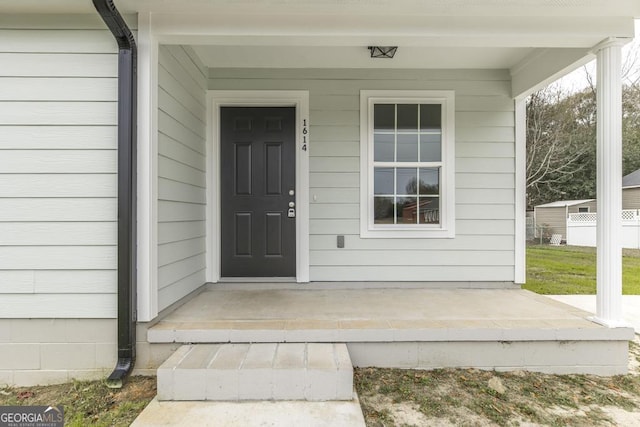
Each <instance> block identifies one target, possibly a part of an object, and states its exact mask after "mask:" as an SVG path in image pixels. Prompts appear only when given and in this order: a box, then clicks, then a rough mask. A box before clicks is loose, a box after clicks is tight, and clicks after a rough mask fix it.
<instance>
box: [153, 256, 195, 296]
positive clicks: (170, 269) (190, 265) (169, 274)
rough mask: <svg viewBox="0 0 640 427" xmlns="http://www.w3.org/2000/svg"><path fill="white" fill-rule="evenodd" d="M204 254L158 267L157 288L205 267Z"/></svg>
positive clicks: (164, 286) (169, 284) (168, 284)
mask: <svg viewBox="0 0 640 427" xmlns="http://www.w3.org/2000/svg"><path fill="white" fill-rule="evenodd" d="M205 263H206V261H205V255H203V254H200V255H196V256H193V257H191V258H187V259H183V260H181V261H177V262H174V263H171V264H167V265H163V266H160V268H158V289H163V288H166V287H167V286H171V285H172V284H173V283H176V282H177V281H179V280H180V279H184V278H185V277H189V276H190V275H192V274H194V273H196V272H198V271H200V270H202V269H204V268H205ZM203 283H204V282H203Z"/></svg>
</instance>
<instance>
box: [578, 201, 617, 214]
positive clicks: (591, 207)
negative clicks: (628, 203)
mask: <svg viewBox="0 0 640 427" xmlns="http://www.w3.org/2000/svg"><path fill="white" fill-rule="evenodd" d="M597 206H598V202H597V200H594V201H592V202H586V203H580V204H579V205H575V206H569V207H568V208H567V211H568V213H570V214H572V213H578V212H580V208H589V212H596V211H597ZM623 209H624V208H623Z"/></svg>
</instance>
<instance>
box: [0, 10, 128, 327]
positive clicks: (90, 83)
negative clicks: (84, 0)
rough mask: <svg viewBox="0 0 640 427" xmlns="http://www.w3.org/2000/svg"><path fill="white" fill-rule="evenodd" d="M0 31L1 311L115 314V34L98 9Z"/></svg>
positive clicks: (6, 25)
mask: <svg viewBox="0 0 640 427" xmlns="http://www.w3.org/2000/svg"><path fill="white" fill-rule="evenodd" d="M128 19H129V21H130V22H131V23H133V24H135V17H129V18H128ZM134 27H135V25H134ZM0 39H1V40H2V43H0V63H1V64H2V67H0V294H2V301H3V304H2V308H0V317H18V318H19V317H56V318H65V317H66V318H82V317H91V318H113V317H115V316H116V280H117V279H116V251H117V248H116V245H117V237H116V228H117V211H116V197H117V194H116V191H117V190H116V181H117V176H116V144H117V136H116V122H117V119H116V109H117V102H116V101H117V44H116V42H115V40H114V39H113V36H112V35H111V34H110V32H109V31H108V30H107V29H106V28H105V26H104V23H103V22H101V20H100V19H99V17H98V16H97V15H96V14H91V15H86V16H78V15H75V16H62V15H60V16H44V15H32V16H29V17H28V18H27V17H25V16H24V15H23V16H19V15H4V16H2V17H0Z"/></svg>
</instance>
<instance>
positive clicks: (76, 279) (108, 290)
mask: <svg viewBox="0 0 640 427" xmlns="http://www.w3.org/2000/svg"><path fill="white" fill-rule="evenodd" d="M117 275H118V272H117V271H116V270H115V269H114V270H36V271H35V272H34V281H35V292H36V293H43V294H75V293H78V294H116V293H117V283H118V278H117Z"/></svg>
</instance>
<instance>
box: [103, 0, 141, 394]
mask: <svg viewBox="0 0 640 427" xmlns="http://www.w3.org/2000/svg"><path fill="white" fill-rule="evenodd" d="M93 5H94V6H95V8H96V10H97V11H98V13H99V14H100V16H101V17H102V20H103V21H104V22H105V24H107V27H109V30H111V33H112V34H113V36H114V37H115V39H116V41H117V42H118V362H117V364H116V367H115V369H114V370H113V372H112V373H111V375H109V378H107V385H108V386H109V387H111V388H120V387H122V383H123V380H124V379H125V378H126V377H127V375H129V374H130V373H131V371H132V370H133V365H134V364H135V361H136V317H137V316H136V304H137V301H136V289H137V285H136V283H137V281H136V274H137V273H136V262H137V259H136V220H137V218H136V192H137V188H136V144H137V141H136V132H137V130H136V123H137V115H136V109H137V101H136V99H137V96H136V92H137V85H136V80H137V77H136V72H137V70H136V69H137V63H136V62H137V50H136V42H135V39H134V38H133V34H132V33H131V30H130V29H129V27H128V26H127V24H126V22H124V19H122V16H121V15H120V13H119V12H118V9H116V7H115V5H114V4H113V0H93Z"/></svg>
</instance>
